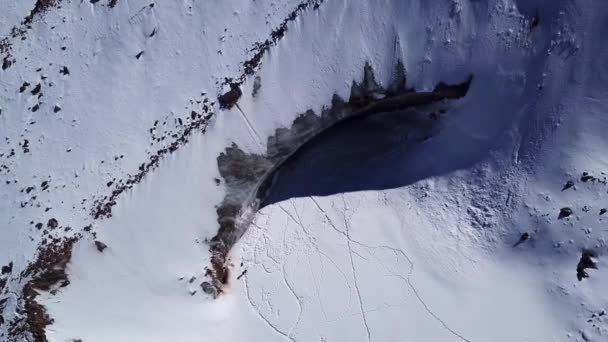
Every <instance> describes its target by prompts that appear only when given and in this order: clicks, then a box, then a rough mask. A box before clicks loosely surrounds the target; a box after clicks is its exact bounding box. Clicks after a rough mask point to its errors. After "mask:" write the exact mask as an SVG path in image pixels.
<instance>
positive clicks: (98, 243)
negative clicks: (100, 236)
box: [95, 240, 108, 253]
mask: <svg viewBox="0 0 608 342" xmlns="http://www.w3.org/2000/svg"><path fill="white" fill-rule="evenodd" d="M95 247H96V248H97V250H98V251H99V252H100V253H103V251H104V250H105V249H106V248H108V245H106V244H105V243H103V242H101V241H99V240H95Z"/></svg>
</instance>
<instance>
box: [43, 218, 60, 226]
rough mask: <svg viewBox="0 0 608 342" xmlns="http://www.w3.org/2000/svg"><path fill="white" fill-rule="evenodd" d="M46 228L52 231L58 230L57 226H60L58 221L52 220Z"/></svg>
mask: <svg viewBox="0 0 608 342" xmlns="http://www.w3.org/2000/svg"><path fill="white" fill-rule="evenodd" d="M46 226H47V227H49V228H50V229H55V228H57V226H59V222H57V220H56V219H54V218H52V219H50V220H49V221H48V222H47V224H46Z"/></svg>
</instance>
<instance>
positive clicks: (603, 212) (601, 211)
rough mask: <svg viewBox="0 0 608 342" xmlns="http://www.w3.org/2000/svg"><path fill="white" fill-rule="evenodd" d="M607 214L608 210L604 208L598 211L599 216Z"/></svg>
mask: <svg viewBox="0 0 608 342" xmlns="http://www.w3.org/2000/svg"><path fill="white" fill-rule="evenodd" d="M607 212H608V209H606V208H602V209H600V215H604V214H605V213H607Z"/></svg>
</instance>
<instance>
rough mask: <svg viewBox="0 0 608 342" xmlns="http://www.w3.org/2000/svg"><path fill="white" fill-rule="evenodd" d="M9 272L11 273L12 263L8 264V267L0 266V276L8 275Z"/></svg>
mask: <svg viewBox="0 0 608 342" xmlns="http://www.w3.org/2000/svg"><path fill="white" fill-rule="evenodd" d="M11 272H13V262H12V261H11V262H9V263H8V265H6V266H2V273H1V274H10V273H11Z"/></svg>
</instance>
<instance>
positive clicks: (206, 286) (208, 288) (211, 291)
mask: <svg viewBox="0 0 608 342" xmlns="http://www.w3.org/2000/svg"><path fill="white" fill-rule="evenodd" d="M201 288H202V289H203V292H205V293H206V294H208V295H211V296H213V298H215V297H217V295H218V292H217V289H216V288H215V286H213V285H211V283H209V282H208V281H204V282H202V283H201Z"/></svg>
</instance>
